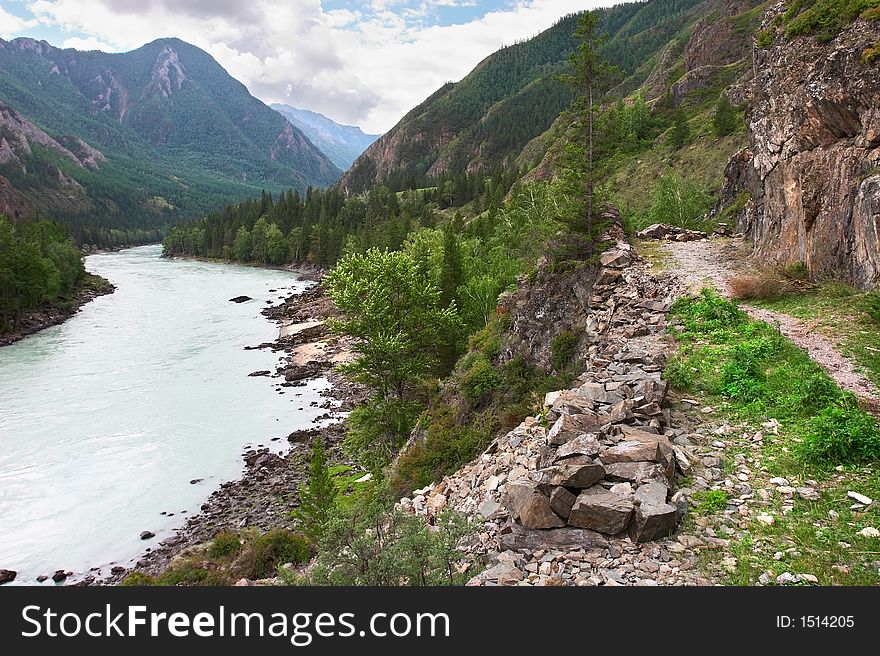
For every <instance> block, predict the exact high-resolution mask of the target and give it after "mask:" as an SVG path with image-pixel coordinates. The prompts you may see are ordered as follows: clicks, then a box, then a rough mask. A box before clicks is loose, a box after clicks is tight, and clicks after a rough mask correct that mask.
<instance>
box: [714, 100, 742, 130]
mask: <svg viewBox="0 0 880 656" xmlns="http://www.w3.org/2000/svg"><path fill="white" fill-rule="evenodd" d="M738 123H739V121H738V119H737V115H736V108H735V107H734V106H733V105H732V104H731V102H730V99H729V98H728V97H727V94H726V93H722V94H721V95H720V96H719V97H718V103H717V104H716V105H715V115H714V116H713V117H712V128H713V129H714V130H715V136H716V137H719V138H721V137H726V136H727V135H729V134H733V133H734V132H736V131H737V129H738V127H739V126H738Z"/></svg>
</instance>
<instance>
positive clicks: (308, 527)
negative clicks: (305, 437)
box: [298, 435, 336, 540]
mask: <svg viewBox="0 0 880 656" xmlns="http://www.w3.org/2000/svg"><path fill="white" fill-rule="evenodd" d="M311 455H312V457H311V464H310V466H309V482H308V485H301V486H300V489H299V497H300V505H299V511H298V516H299V518H300V520H301V521H302V522H303V529H304V531H305V533H306V535H308V536H309V537H310V538H311V539H312V540H317V539H319V538H320V536H321V534H322V531H323V528H324V526H325V525H326V524H327V520H329V519H330V515H331V513H332V511H333V508H334V506H335V499H336V486H335V485H334V484H333V479H332V478H331V477H330V469H329V468H328V467H327V452H326V451H325V450H324V442H323V441H322V439H321V436H320V435H317V436H315V441H314V442H313V443H312V454H311Z"/></svg>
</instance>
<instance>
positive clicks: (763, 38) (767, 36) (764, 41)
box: [755, 27, 776, 48]
mask: <svg viewBox="0 0 880 656" xmlns="http://www.w3.org/2000/svg"><path fill="white" fill-rule="evenodd" d="M755 40H756V42H757V44H758V47H759V48H769V47H770V46H772V45H773V42H774V41H776V28H774V27H768V28H767V29H765V30H758V32H757V34H755Z"/></svg>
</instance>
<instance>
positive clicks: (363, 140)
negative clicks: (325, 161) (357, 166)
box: [269, 103, 382, 171]
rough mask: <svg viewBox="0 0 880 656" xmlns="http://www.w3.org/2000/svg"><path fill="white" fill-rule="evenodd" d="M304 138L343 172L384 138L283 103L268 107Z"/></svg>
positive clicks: (317, 113)
mask: <svg viewBox="0 0 880 656" xmlns="http://www.w3.org/2000/svg"><path fill="white" fill-rule="evenodd" d="M269 106H270V107H271V108H272V109H274V110H275V111H276V112H278V113H279V114H281V115H282V116H284V118H286V119H287V120H288V121H289V122H290V123H291V124H292V125H293V126H294V127H296V128H298V129H299V130H300V131H301V132H302V133H303V134H305V135H306V136H307V137H308V138H309V139H310V140H311V142H312V143H313V144H315V145H316V146H317V147H318V148H319V149H320V150H321V151H322V152H323V153H325V154H326V155H327V156H328V157H329V158H330V160H331V161H332V162H333V163H334V164H335V165H336V166H338V167H339V168H340V169H341V170H342V171H346V170H348V169H349V168H350V167H351V165H352V164H353V163H354V161H355V160H356V159H357V158H358V157H359V156H360V155H361V153H363V152H364V151H365V150H366V149H367V148H368V147H369V146H370V145H372V144H373V142H375V141H376V139H378V138H379V137H381V136H382V135H379V134H367V133H365V132H364V131H363V130H362V129H361V128H360V127H358V126H356V125H344V124H342V123H337V122H336V121H334V120H333V119H331V118H328V117H327V116H324V115H323V114H321V113H319V112H314V111H312V110H309V109H300V108H298V107H293V106H291V105H285V104H283V103H272V104H271V105H269Z"/></svg>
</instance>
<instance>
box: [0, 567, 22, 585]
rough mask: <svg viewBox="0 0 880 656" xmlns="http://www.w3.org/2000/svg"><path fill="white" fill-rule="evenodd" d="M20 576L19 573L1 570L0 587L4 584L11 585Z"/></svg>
mask: <svg viewBox="0 0 880 656" xmlns="http://www.w3.org/2000/svg"><path fill="white" fill-rule="evenodd" d="M17 575H18V572H15V571H13V570H11V569H0V585H3V584H4V583H11V582H12V581H14V580H15V577H16V576H17Z"/></svg>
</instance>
